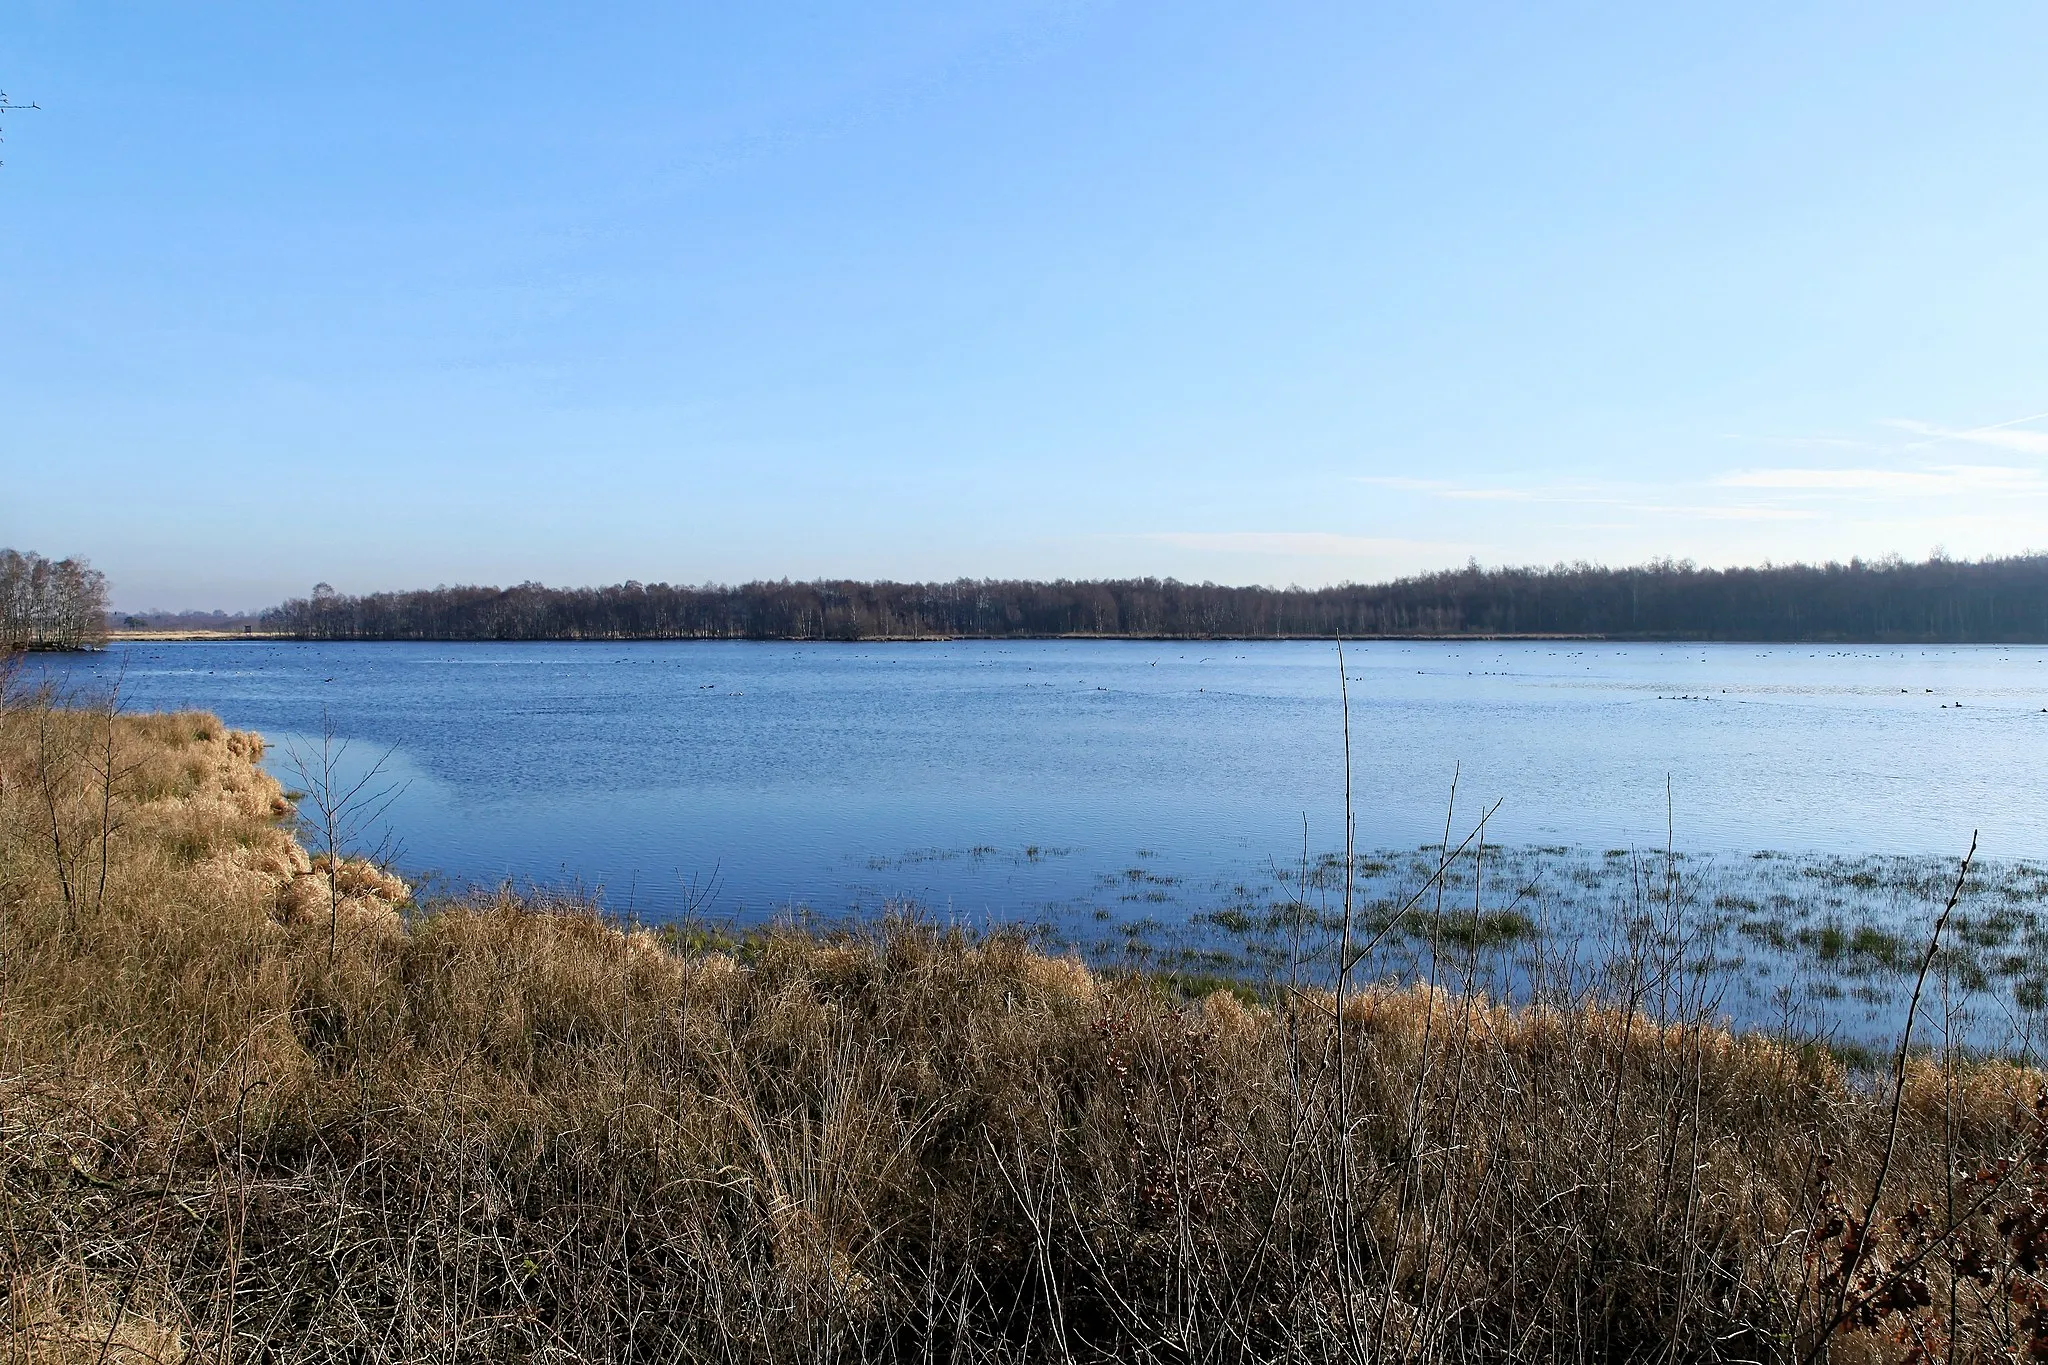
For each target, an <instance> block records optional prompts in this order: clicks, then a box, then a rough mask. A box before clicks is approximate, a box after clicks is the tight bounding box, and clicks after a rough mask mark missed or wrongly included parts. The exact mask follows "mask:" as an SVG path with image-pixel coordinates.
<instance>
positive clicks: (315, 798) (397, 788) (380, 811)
mask: <svg viewBox="0 0 2048 1365" xmlns="http://www.w3.org/2000/svg"><path fill="white" fill-rule="evenodd" d="M349 748H350V742H349V741H348V740H346V739H342V738H339V737H338V736H337V735H336V734H335V731H334V717H333V716H332V714H331V713H330V712H328V710H327V709H326V708H325V707H322V708H321V710H320V742H319V747H318V748H317V749H316V748H313V747H312V746H310V745H308V744H304V743H301V742H300V741H298V740H286V741H285V745H284V752H285V766H286V767H287V768H288V769H289V770H290V771H291V774H292V777H293V779H294V781H295V782H296V783H297V785H298V787H299V788H300V790H301V791H302V792H303V793H304V795H303V796H302V797H301V798H300V801H301V804H300V807H299V823H300V825H301V826H302V827H303V829H304V831H305V836H306V841H307V842H308V843H309V844H311V845H312V847H313V855H314V866H315V868H316V870H318V871H320V872H322V873H323V874H324V875H325V877H326V879H327V960H328V962H329V963H332V962H333V961H334V953H335V947H336V944H337V941H338V940H339V937H340V931H341V900H342V895H341V865H342V860H343V859H344V858H347V857H349V856H351V855H353V856H356V857H360V858H362V859H363V860H364V861H366V862H369V863H372V864H374V865H375V866H377V867H380V868H389V867H390V865H391V864H392V863H393V862H395V861H396V860H397V858H398V848H397V846H396V844H395V843H394V842H393V839H392V835H391V833H390V831H389V830H388V829H386V828H383V822H384V816H385V814H386V813H387V812H388V811H389V810H390V809H391V803H392V802H394V801H396V800H397V799H398V798H399V797H400V796H401V795H403V794H404V792H405V788H406V784H405V783H404V782H398V781H393V780H390V778H389V768H390V764H391V757H392V755H393V754H395V753H397V752H398V748H397V746H396V745H393V746H392V747H391V748H389V749H386V750H385V751H384V752H383V753H382V754H380V755H379V756H378V757H377V759H376V761H374V762H373V763H371V764H370V765H369V766H368V767H366V768H364V769H363V770H362V771H361V772H360V773H354V774H351V772H350V765H349V764H348V763H347V761H346V760H347V756H348V751H349ZM308 803H310V805H311V807H312V809H311V810H310V811H308V810H307V809H306V805H307V804H308ZM380 831H381V832H380ZM373 833H375V834H377V839H376V841H375V842H374V843H371V844H369V845H368V846H367V848H366V847H364V841H365V840H366V839H367V838H368V836H370V835H371V834H373Z"/></svg>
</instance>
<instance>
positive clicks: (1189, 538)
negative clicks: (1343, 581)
mask: <svg viewBox="0 0 2048 1365" xmlns="http://www.w3.org/2000/svg"><path fill="white" fill-rule="evenodd" d="M1146 539H1148V540H1158V541H1164V542H1165V543H1166V544H1168V545H1177V546H1179V547H1181V548H1182V549H1185V550H1223V551H1229V552H1232V553H1237V554H1255V555H1295V556H1301V557H1312V558H1317V559H1365V558H1372V557H1379V556H1385V555H1406V554H1413V553H1416V552H1418V551H1427V552H1432V553H1438V554H1443V553H1453V552H1458V553H1461V552H1463V551H1464V550H1465V549H1466V548H1467V547H1466V546H1463V545H1453V544H1451V543H1449V542H1446V541H1433V540H1404V539H1400V538H1398V537H1381V536H1346V535H1339V534H1337V533H1336V532H1334V531H1162V532H1159V533H1157V534H1155V535H1151V536H1147V537H1146Z"/></svg>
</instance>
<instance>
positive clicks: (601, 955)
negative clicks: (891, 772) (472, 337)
mask: <svg viewBox="0 0 2048 1365" xmlns="http://www.w3.org/2000/svg"><path fill="white" fill-rule="evenodd" d="M259 749H260V744H259V741H257V740H255V739H254V738H253V737H251V736H245V735H238V734H234V733H231V732H228V731H225V730H224V729H223V728H222V727H221V726H220V724H219V723H218V722H217V721H215V720H214V719H212V718H211V717H207V716H200V715H178V716H145V717H117V716H113V715H111V714H108V713H106V712H103V711H95V710H92V709H72V710H65V709H57V708H53V707H51V706H50V705H48V704H47V699H39V698H35V697H20V696H17V697H16V698H14V699H13V700H12V701H11V702H10V703H9V704H8V705H7V706H6V707H5V708H4V710H0V1203H4V1230H0V1237H4V1240H0V1258H4V1276H0V1293H4V1295H5V1302H4V1304H0V1331H4V1333H5V1349H4V1351H0V1359H6V1360H13V1361H26V1360H38V1361H40V1360H53V1361H55V1360H63V1361H72V1360H77V1361H87V1360H91V1361H100V1360H145V1359H147V1360H158V1361H170V1360H188V1361H189V1360H216V1359H218V1360H223V1361H225V1360H228V1359H230V1358H261V1359H266V1360H281V1361H298V1360H329V1359H350V1360H429V1359H433V1360H455V1359H462V1360H497V1359H507V1360H510V1359H520V1360H525V1359H536V1358H553V1359H590V1360H607V1361H610V1360H624V1359H629V1358H630V1359H647V1360H750V1361H751V1360H785V1359H786V1360H792V1361H795V1360H806V1361H807V1360H815V1359H876V1360H897V1359H906V1360H907V1359H917V1360H957V1361H981V1360H991V1361H993V1360H1011V1359H1016V1360H1057V1361H1066V1360H1093V1359H1118V1360H1172V1361H1195V1360H1215V1361H1242V1360H1262V1359H1273V1360H1280V1359H1298V1358H1312V1359H1317V1360H1417V1361H1434V1360H1453V1359H1459V1360H1463V1359H1486V1360H1507V1359H1514V1360H1525V1359H1533V1360H1544V1359H1558V1360H1561V1359H1567V1358H1569V1359H1574V1360H1582V1359H1636V1358H1651V1357H1657V1358H1671V1359H1686V1360H1708V1359H1727V1360H1774V1361H1808V1360H1814V1359H1818V1358H1820V1355H1821V1354H1822V1353H1826V1354H1827V1355H1829V1356H1830V1357H1831V1358H1835V1359H1856V1360H1880V1359H1884V1360H1892V1359H1897V1360H1903V1359H1906V1358H1909V1356H1911V1355H1912V1353H1913V1352H1915V1351H1918V1352H1919V1353H1920V1356H1919V1358H1923V1359H1924V1358H1940V1359H1957V1360H1962V1359H1992V1358H2000V1359H2004V1358H2011V1356H2012V1355H2019V1354H2025V1353H2027V1352H2028V1351H2030V1350H2032V1349H2033V1348H2034V1346H2035V1345H2036V1343H2038V1342H2039V1341H2040V1340H2041V1333H2042V1332H2043V1331H2044V1317H2043V1312H2044V1309H2043V1304H2044V1302H2048V1298H2044V1288H2043V1284H2042V1282H2041V1280H2040V1279H2039V1278H2038V1277H2037V1276H2038V1272H2039V1269H2040V1266H2039V1261H2038V1259H2037V1258H2038V1257H2039V1256H2040V1255H2041V1254H2042V1252H2043V1248H2044V1244H2048V1231H2044V1229H2048V1126H2044V1125H2048V1121H2044V1118H2043V1116H2042V1112H2041V1109H2040V1101H2039V1096H2040V1086H2041V1078H2040V1077H2039V1076H2038V1075H2037V1074H2036V1073H2034V1072H2031V1071H2027V1070H2023V1069H2020V1068H2017V1067H2013V1066H2010V1065H2005V1064H2000V1063H1994V1062H1985V1061H1968V1060H1965V1059H1963V1058H1961V1057H1959V1056H1956V1055H1954V1054H1952V1053H1947V1052H1944V1051H1941V1050H1937V1051H1934V1052H1931V1053H1925V1054H1921V1055H1916V1056H1915V1057H1914V1058H1913V1059H1912V1060H1911V1061H1910V1062H1909V1063H1907V1064H1906V1065H1905V1066H1903V1067H1902V1068H1901V1069H1900V1070H1899V1072H1898V1073H1897V1081H1898V1083H1897V1084H1896V1085H1895V1084H1894V1076H1893V1073H1892V1072H1891V1071H1890V1070H1889V1069H1887V1068H1886V1067H1884V1066H1879V1067H1877V1068H1875V1069H1873V1070H1869V1071H1859V1070H1855V1069H1852V1068H1850V1067H1847V1066H1845V1064H1844V1063H1843V1062H1842V1061H1841V1060H1840V1059H1839V1058H1837V1057H1836V1056H1834V1055H1833V1054H1831V1053H1829V1052H1828V1051H1826V1050H1825V1049H1821V1048H1816V1047H1802V1046H1799V1045H1797V1044H1796V1042H1793V1041H1790V1040H1787V1039H1783V1038H1768V1037H1764V1036H1760V1035H1739V1034H1734V1033H1731V1032H1729V1031H1727V1030H1725V1029H1724V1028H1722V1027H1720V1026H1718V1024H1717V1023H1716V1020H1715V1018H1714V1012H1713V1009H1712V1007H1711V1003H1710V1002H1709V1001H1707V1000H1705V999H1704V998H1702V997H1701V996H1700V995H1699V994H1698V993H1697V992H1692V991H1690V990H1689V988H1688V986H1687V978H1686V977H1685V976H1684V975H1683V973H1682V972H1681V973H1673V972H1670V971H1666V970H1664V969H1663V968H1661V967H1659V966H1658V965H1657V964H1656V962H1654V961H1652V960H1647V959H1645V960H1640V961H1636V962H1633V963H1628V962H1619V963H1608V964H1604V965H1603V969H1602V970H1601V971H1599V972H1590V973H1586V974H1584V975H1582V976H1580V977H1577V978H1575V979H1574V980H1575V982H1576V983H1577V984H1562V985H1556V986H1552V987H1548V988H1546V989H1541V990H1538V991H1536V992H1535V999H1534V1001H1533V1002H1532V1003H1529V1004H1525V1005H1522V1006H1519V1007H1515V1008H1508V1007H1504V1006H1501V1005H1498V1004H1496V1003H1493V1002H1491V1001H1490V1000H1488V999H1487V998H1485V997H1484V996H1483V995H1481V994H1478V993H1466V992H1458V991H1449V990H1443V989H1431V988H1427V987H1423V988H1413V989H1399V990H1396V989H1388V988H1379V989H1376V988H1371V987H1363V988H1360V989H1358V990H1356V991H1355V992H1351V993H1349V994H1347V996H1346V997H1345V998H1343V999H1341V1000H1340V999H1338V998H1337V997H1336V996H1334V995H1333V994H1332V993H1331V992H1329V991H1327V990H1322V989H1298V990H1294V989H1281V990H1275V991H1273V992H1271V993H1269V994H1268V995H1267V997H1266V998H1264V999H1263V1000H1262V1001H1261V1002H1259V1003H1255V1004H1248V1003H1246V1002H1245V1001H1243V1000H1242V999H1240V998H1239V997H1238V996H1237V995H1234V994H1231V993H1227V992H1217V993H1213V994H1210V995H1207V996H1205V997H1202V998H1199V999H1189V998H1187V997H1186V996H1185V995H1184V994H1183V993H1181V992H1178V991H1174V990H1169V989H1165V988H1163V987H1162V985H1161V983H1160V982H1159V981H1158V980H1156V979H1152V978H1148V977H1145V976H1141V975H1115V974H1110V973H1098V972H1092V971H1090V970H1088V969H1086V968H1084V967H1082V966H1080V965H1078V964H1077V963H1075V962H1072V961H1069V960H1065V959H1061V958H1057V957H1052V956H1047V955H1045V954H1043V953H1040V952H1036V951H1033V950H1032V949H1030V948H1029V947H1028V946H1026V945H1025V944H1023V943H1022V942H1020V941H1017V940H1012V939H1008V938H1003V937H1000V936H997V937H982V938H970V937H966V936H963V935H960V934H957V933H951V932H943V931H940V930H937V929H934V928H931V927H929V926H921V925H918V924H915V923H907V922H897V923H888V924H877V925H872V926H867V927H864V928H857V929H848V930H845V931H841V932H835V933H799V932H796V931H794V930H769V931H764V932H761V933H758V934H754V935H751V936H748V937H747V938H745V939H744V940H742V941H737V942H725V941H720V940H715V939H712V938H698V937H693V936H692V935H689V934H674V933H670V934H658V933H654V932H648V931H642V930H631V929H628V928H624V927H621V926H619V925H616V924H613V923H610V922H608V921H606V920H604V919H603V918H601V917H599V916H598V915H596V914H595V913H593V912H591V911H589V910H588V909H587V908H582V907H578V906H575V905H570V904H554V903H536V902H535V901H532V900H522V899H519V898H515V897H512V896H509V895H500V896H494V897H487V898H481V899H475V900H471V901H467V902H463V903H459V904H451V905H444V906H437V907H433V908H431V909H422V908H421V907H418V906H416V905H414V904H413V903H412V902H411V900H410V898H409V894H408V891H407V888H405V887H404V886H403V884H401V883H399V882H398V881H397V880H396V879H394V878H391V877H389V876H386V875H384V874H382V873H379V872H377V871H376V870H375V869H373V868H370V867H368V866H366V865H362V864H358V863H349V862H344V863H341V864H338V865H337V864H325V863H322V864H318V865H316V863H315V861H314V860H313V859H310V858H309V857H308V856H307V855H306V852H305V851H304V849H303V848H301V847H300V846H299V845H298V844H297V843H296V842H295V841H294V840H293V838H292V837H291V835H290V832H289V827H290V826H289V822H290V815H291V812H290V807H289V804H288V803H287V802H286V801H285V799H284V796H283V794H282V793H281V792H280V791H279V789H278V788H277V786H276V784H275V783H273V782H272V781H271V780H270V779H269V778H267V777H266V776H264V775H263V774H262V773H261V772H260V771H259V770H258V769H257V768H256V766H255V759H256V758H257V756H258V754H259ZM1873 1203H1874V1204H1875V1213H1874V1216H1870V1210H1871V1207H1872V1205H1873Z"/></svg>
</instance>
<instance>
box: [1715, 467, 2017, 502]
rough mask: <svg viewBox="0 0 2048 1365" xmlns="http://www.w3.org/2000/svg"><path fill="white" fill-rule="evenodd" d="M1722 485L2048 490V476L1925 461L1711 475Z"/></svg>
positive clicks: (1813, 489) (1943, 491)
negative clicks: (1905, 464) (1895, 466)
mask: <svg viewBox="0 0 2048 1365" xmlns="http://www.w3.org/2000/svg"><path fill="white" fill-rule="evenodd" d="M1714 483H1715V484H1716V485H1717V486H1719V487H1722V488H1760V489H1777V490H1782V491H1785V492H1810V493H1890V494H1919V495H1937V496H1939V495H1956V494H1966V493H2048V479H2044V478H2043V477H2042V475H2041V474H2040V473H2039V472H2038V471H2036V470H2032V469H2025V468H2020V467H2016V466H2013V465H1930V466H1927V467H1925V468H1920V469H1871V468H1861V469H1803V468H1801V469H1792V468H1785V469H1741V470H1737V471H1735V472H1734V473H1732V474H1723V475H1722V476H1720V477H1719V478H1717V479H1715V480H1714Z"/></svg>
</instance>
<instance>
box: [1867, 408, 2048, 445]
mask: <svg viewBox="0 0 2048 1365" xmlns="http://www.w3.org/2000/svg"><path fill="white" fill-rule="evenodd" d="M2044 420H2048V412H2037V413H2033V414H2032V415H2030V416H2026V417H2015V418H2013V419H2012V420H2011V421H2008V422H1994V423H1992V424H1991V425H1990V426H1984V427H1967V428H1963V429H1960V430H1958V429H1955V428H1952V427H1941V426H1936V425H1935V424H1934V423H1932V422H1920V421H1915V420H1913V419H1912V418H1908V417H1894V418H1892V419H1890V420H1889V421H1887V422H1886V423H1885V425H1886V426H1888V427H1895V428H1897V429H1898V430H1900V431H1910V432H1912V433H1913V434H1914V435H1916V436H1921V437H1924V438H1926V439H1925V440H1922V441H1916V442H1914V443H1913V444H1914V446H1915V447H1916V448H1918V447H1925V446H1930V445H1934V444H1937V443H1939V442H1942V441H1965V442H1968V443H1970V444H1972V445H1985V446H1992V447H1994V448H1996V449H1999V450H2016V451H2019V452H2020V453H2022V454H2025V455H2048V431H2026V430H2023V428H2024V427H2026V426H2027V425H2028V424H2029V423H2032V422H2040V421H2044Z"/></svg>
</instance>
